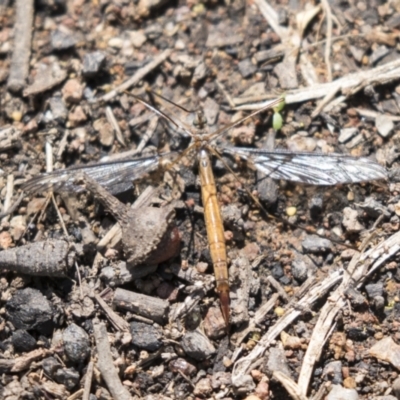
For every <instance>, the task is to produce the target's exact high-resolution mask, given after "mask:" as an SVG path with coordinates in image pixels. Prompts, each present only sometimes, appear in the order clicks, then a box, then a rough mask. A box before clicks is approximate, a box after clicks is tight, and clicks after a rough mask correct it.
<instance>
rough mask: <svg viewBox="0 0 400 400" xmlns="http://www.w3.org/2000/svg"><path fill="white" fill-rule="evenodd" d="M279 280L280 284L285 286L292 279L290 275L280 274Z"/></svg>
mask: <svg viewBox="0 0 400 400" xmlns="http://www.w3.org/2000/svg"><path fill="white" fill-rule="evenodd" d="M279 282H280V283H281V284H282V285H285V286H287V285H290V283H291V282H292V280H291V278H290V277H288V276H286V275H284V276H282V278H280V279H279Z"/></svg>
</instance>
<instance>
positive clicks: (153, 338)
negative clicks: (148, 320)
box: [130, 321, 162, 351]
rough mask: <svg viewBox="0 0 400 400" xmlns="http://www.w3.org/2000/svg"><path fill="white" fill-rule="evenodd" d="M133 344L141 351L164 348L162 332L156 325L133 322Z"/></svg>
mask: <svg viewBox="0 0 400 400" xmlns="http://www.w3.org/2000/svg"><path fill="white" fill-rule="evenodd" d="M130 330H131V335H132V343H133V344H134V345H135V346H137V347H139V348H140V349H144V350H148V351H156V350H158V349H159V348H160V347H161V346H162V341H161V338H162V331H161V329H160V328H157V327H156V326H154V325H149V324H145V323H143V322H138V321H133V322H131V324H130Z"/></svg>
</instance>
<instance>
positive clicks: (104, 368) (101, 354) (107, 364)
mask: <svg viewBox="0 0 400 400" xmlns="http://www.w3.org/2000/svg"><path fill="white" fill-rule="evenodd" d="M93 333H94V338H95V340H96V347H97V357H98V360H97V366H98V367H99V370H100V372H101V376H102V377H103V379H104V381H105V383H106V385H107V388H108V390H109V391H110V393H111V396H112V397H113V398H114V399H118V400H131V399H132V397H131V395H130V394H129V392H128V390H127V389H126V388H125V387H124V385H123V384H122V382H121V379H120V378H119V376H118V372H117V369H116V368H115V366H114V363H113V359H112V356H111V350H110V343H109V342H108V333H107V329H106V326H105V325H104V324H103V323H102V322H100V321H94V323H93Z"/></svg>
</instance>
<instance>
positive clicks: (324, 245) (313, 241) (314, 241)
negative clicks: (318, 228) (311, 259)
mask: <svg viewBox="0 0 400 400" xmlns="http://www.w3.org/2000/svg"><path fill="white" fill-rule="evenodd" d="M301 245H302V247H303V250H304V251H305V252H307V253H324V252H326V251H328V250H331V248H332V243H331V241H330V240H328V239H325V238H321V237H319V236H317V235H307V237H306V238H305V239H304V240H303V242H302V243H301Z"/></svg>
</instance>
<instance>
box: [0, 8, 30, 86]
mask: <svg viewBox="0 0 400 400" xmlns="http://www.w3.org/2000/svg"><path fill="white" fill-rule="evenodd" d="M15 8H16V12H15V29H14V32H15V36H14V46H13V48H14V51H13V55H12V59H11V65H10V69H9V70H10V75H9V77H8V82H7V88H8V90H10V91H11V92H20V91H21V90H22V89H23V88H24V87H25V85H26V79H27V78H28V73H29V59H30V57H31V41H32V26H33V13H34V1H33V0H17V1H16V2H15Z"/></svg>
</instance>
